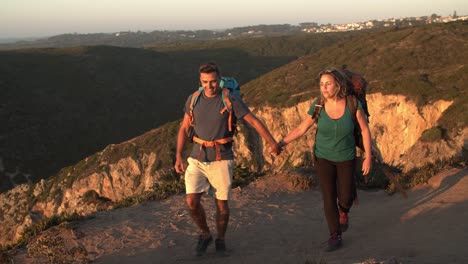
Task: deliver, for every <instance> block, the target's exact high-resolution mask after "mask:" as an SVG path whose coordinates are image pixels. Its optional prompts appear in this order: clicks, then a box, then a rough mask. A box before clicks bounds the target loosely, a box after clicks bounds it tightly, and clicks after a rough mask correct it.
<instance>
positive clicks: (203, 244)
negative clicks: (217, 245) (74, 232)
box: [196, 235, 213, 256]
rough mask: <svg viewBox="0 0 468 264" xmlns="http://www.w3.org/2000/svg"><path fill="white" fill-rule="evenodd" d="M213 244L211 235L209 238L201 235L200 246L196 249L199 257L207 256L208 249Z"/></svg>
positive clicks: (199, 238)
mask: <svg viewBox="0 0 468 264" xmlns="http://www.w3.org/2000/svg"><path fill="white" fill-rule="evenodd" d="M211 242H213V237H212V236H211V235H210V236H209V237H207V238H204V237H203V235H200V236H199V237H198V244H197V248H196V252H197V256H202V255H203V254H205V252H206V249H207V248H208V246H209V245H210V244H211Z"/></svg>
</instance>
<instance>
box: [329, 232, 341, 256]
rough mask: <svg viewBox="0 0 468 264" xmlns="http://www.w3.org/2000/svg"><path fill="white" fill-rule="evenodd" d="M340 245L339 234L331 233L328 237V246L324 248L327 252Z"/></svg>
mask: <svg viewBox="0 0 468 264" xmlns="http://www.w3.org/2000/svg"><path fill="white" fill-rule="evenodd" d="M340 247H341V235H340V234H338V233H333V234H331V235H330V238H329V239H328V247H327V248H326V249H325V251H327V252H331V251H335V250H337V249H339V248H340Z"/></svg>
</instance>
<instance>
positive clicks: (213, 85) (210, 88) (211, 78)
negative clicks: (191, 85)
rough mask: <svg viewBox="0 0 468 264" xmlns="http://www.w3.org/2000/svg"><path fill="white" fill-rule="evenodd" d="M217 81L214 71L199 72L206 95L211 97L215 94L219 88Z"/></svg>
mask: <svg viewBox="0 0 468 264" xmlns="http://www.w3.org/2000/svg"><path fill="white" fill-rule="evenodd" d="M219 81H220V80H218V76H217V75H216V72H210V73H200V83H201V86H202V87H203V90H204V91H205V96H206V97H213V96H215V95H216V93H217V92H218V90H219V89H218V87H219Z"/></svg>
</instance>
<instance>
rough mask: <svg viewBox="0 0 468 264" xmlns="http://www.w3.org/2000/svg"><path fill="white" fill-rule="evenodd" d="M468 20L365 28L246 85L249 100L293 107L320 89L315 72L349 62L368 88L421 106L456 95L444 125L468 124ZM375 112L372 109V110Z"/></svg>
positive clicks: (443, 118) (449, 127)
mask: <svg viewBox="0 0 468 264" xmlns="http://www.w3.org/2000/svg"><path fill="white" fill-rule="evenodd" d="M467 61H468V23H467V22H456V23H448V24H437V25H428V26H421V27H414V28H406V29H390V30H387V31H383V32H378V33H374V32H372V33H366V34H364V35H361V36H360V37H359V38H355V39H354V40H352V41H348V42H345V43H339V44H336V45H333V46H330V47H327V48H324V49H321V50H320V51H319V52H317V53H315V54H312V55H309V56H305V57H302V58H300V59H298V60H296V61H294V62H291V63H290V64H288V65H286V66H283V67H281V68H278V69H276V70H274V71H272V72H270V73H268V74H266V75H264V76H262V77H260V78H258V79H256V80H254V81H252V82H249V83H248V84H247V85H245V86H244V89H243V91H244V93H245V95H244V98H245V100H246V101H247V102H248V103H249V104H251V105H266V104H268V105H271V106H290V105H294V104H296V103H298V102H302V101H305V100H307V99H310V98H311V97H312V96H316V95H318V93H319V87H318V79H317V74H318V73H319V72H320V71H321V70H323V69H324V68H327V67H330V66H335V67H342V66H343V65H346V66H347V68H348V69H351V70H355V71H359V72H361V73H362V74H364V75H365V77H366V78H367V79H368V81H369V82H370V85H369V90H368V92H369V93H376V92H381V93H383V94H403V95H407V96H408V98H409V99H411V100H414V101H416V102H417V103H418V104H419V105H424V104H428V103H430V102H432V101H435V100H438V99H444V100H454V101H455V103H454V104H453V105H452V106H451V107H450V108H449V109H448V110H447V112H446V113H444V115H443V117H442V120H441V121H440V122H441V125H442V126H443V127H444V128H446V129H453V128H455V127H465V126H466V125H467V124H468V111H467V110H468V109H467V106H468V89H467V87H466V85H467V83H468V66H467V65H466V63H467ZM371 114H372V113H371Z"/></svg>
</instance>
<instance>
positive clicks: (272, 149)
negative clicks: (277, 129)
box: [270, 142, 283, 156]
mask: <svg viewBox="0 0 468 264" xmlns="http://www.w3.org/2000/svg"><path fill="white" fill-rule="evenodd" d="M281 151H283V149H282V148H281V147H279V144H278V143H276V142H275V144H271V145H270V153H271V154H274V155H275V156H278V155H279V154H280V153H281Z"/></svg>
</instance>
